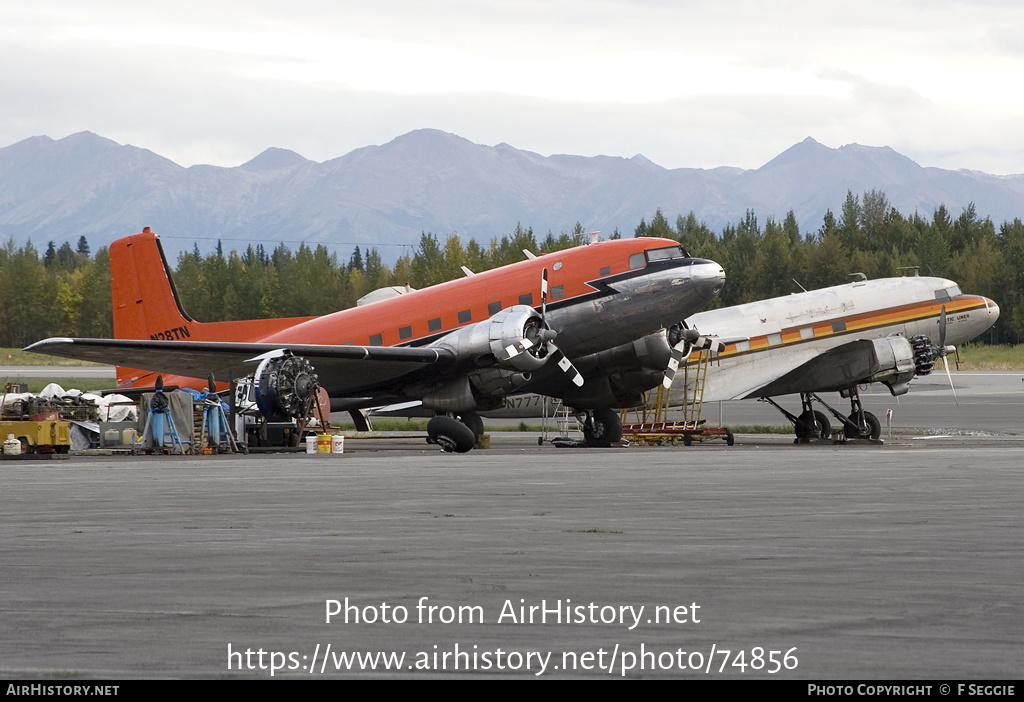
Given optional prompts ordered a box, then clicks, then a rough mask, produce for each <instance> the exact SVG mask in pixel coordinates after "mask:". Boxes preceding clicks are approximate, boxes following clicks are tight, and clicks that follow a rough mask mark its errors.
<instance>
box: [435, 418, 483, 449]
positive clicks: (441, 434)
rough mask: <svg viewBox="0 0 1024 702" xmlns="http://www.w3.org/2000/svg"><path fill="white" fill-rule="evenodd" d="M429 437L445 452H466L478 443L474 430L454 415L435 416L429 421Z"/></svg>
mask: <svg viewBox="0 0 1024 702" xmlns="http://www.w3.org/2000/svg"><path fill="white" fill-rule="evenodd" d="M427 437H428V440H429V441H430V442H431V443H435V444H437V445H438V446H440V447H441V450H442V451H444V452H445V453H466V452H467V451H469V450H470V449H471V448H473V446H475V445H476V436H475V435H474V434H473V430H472V429H470V428H469V427H467V426H466V425H465V424H463V423H462V422H460V421H459V420H457V419H455V418H454V417H445V416H437V417H433V418H432V419H431V420H430V421H429V422H427Z"/></svg>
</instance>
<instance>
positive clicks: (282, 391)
mask: <svg viewBox="0 0 1024 702" xmlns="http://www.w3.org/2000/svg"><path fill="white" fill-rule="evenodd" d="M254 379H255V382H254V386H255V392H256V406H257V407H258V408H259V410H260V412H262V413H263V414H264V415H266V416H268V417H295V418H299V419H302V418H305V417H308V416H309V413H310V410H311V409H312V407H313V400H314V399H315V398H316V389H317V387H318V386H319V378H318V377H317V375H316V373H314V372H313V366H312V365H311V364H310V362H309V361H307V360H306V359H304V358H302V357H300V356H292V355H291V354H290V353H287V352H285V353H284V354H283V355H280V356H275V357H273V358H264V359H263V360H262V361H260V364H259V366H257V368H256V373H255V374H254Z"/></svg>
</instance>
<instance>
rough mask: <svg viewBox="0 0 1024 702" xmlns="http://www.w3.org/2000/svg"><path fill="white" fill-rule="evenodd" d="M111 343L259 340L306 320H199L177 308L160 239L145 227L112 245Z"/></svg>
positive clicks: (179, 305) (177, 303) (169, 271)
mask: <svg viewBox="0 0 1024 702" xmlns="http://www.w3.org/2000/svg"><path fill="white" fill-rule="evenodd" d="M110 291H111V300H112V302H113V306H114V338H115V339H155V340H161V341H185V340H191V341H258V340H259V339H261V338H262V337H265V336H267V335H269V334H273V333H274V332H277V331H280V330H281V329H286V328H288V327H290V326H293V325H295V324H298V323H300V322H303V321H306V320H307V319H310V317H292V318H284V319H254V320H246V321H238V322H205V323H204V322H197V321H196V320H194V319H192V318H191V317H190V316H189V315H188V313H187V312H185V310H184V308H183V307H182V306H181V300H180V299H179V298H178V292H177V290H175V288H174V281H173V280H172V279H171V268H170V266H169V265H167V258H166V257H165V256H164V250H163V247H162V246H161V245H160V237H159V236H157V235H156V234H154V233H153V232H152V231H151V230H150V228H149V227H146V228H145V229H143V230H142V233H141V234H134V235H132V236H128V237H125V238H123V239H118V240H117V241H115V242H114V243H113V244H111V245H110Z"/></svg>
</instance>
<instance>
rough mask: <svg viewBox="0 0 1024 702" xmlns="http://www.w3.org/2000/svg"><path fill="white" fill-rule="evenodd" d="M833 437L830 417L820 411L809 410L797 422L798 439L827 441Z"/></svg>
mask: <svg viewBox="0 0 1024 702" xmlns="http://www.w3.org/2000/svg"><path fill="white" fill-rule="evenodd" d="M831 435H832V425H831V424H829V421H828V415H826V414H825V413H824V412H822V411H820V410H808V411H806V412H804V413H803V414H801V415H800V418H799V419H797V421H796V438H798V439H827V438H828V437H829V436H831Z"/></svg>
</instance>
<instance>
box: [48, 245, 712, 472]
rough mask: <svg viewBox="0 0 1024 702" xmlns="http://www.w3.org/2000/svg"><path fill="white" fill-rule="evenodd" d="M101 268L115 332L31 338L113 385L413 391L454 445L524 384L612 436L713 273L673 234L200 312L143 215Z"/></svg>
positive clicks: (344, 395) (375, 400) (437, 431)
mask: <svg viewBox="0 0 1024 702" xmlns="http://www.w3.org/2000/svg"><path fill="white" fill-rule="evenodd" d="M110 271H111V291H112V296H113V307H114V318H113V320H114V336H115V338H114V339H84V338H76V339H72V338H51V339H45V340H43V341H39V342H36V343H35V344H33V345H32V346H30V347H28V350H31V351H36V352H39V353H47V354H51V355H55V356H65V357H68V358H78V359H84V360H89V361H98V362H101V363H109V364H113V365H116V366H118V369H117V379H118V385H119V387H122V388H126V387H140V386H152V385H153V384H154V382H155V380H156V376H157V374H158V373H161V374H163V376H164V378H163V379H164V382H166V383H168V384H177V385H182V386H186V387H194V388H197V389H198V388H204V387H205V386H206V381H203V380H198V378H204V377H207V376H208V375H209V374H211V373H212V374H215V375H216V376H217V377H220V378H232V379H234V378H241V377H244V376H249V375H253V376H254V385H255V389H256V393H255V395H256V402H257V405H258V406H259V408H260V410H261V412H262V413H263V414H264V415H265V416H271V417H299V418H301V417H306V416H308V414H309V411H310V409H311V406H312V403H313V400H314V397H315V395H316V388H317V387H318V386H319V387H322V388H324V390H325V391H326V392H327V394H328V395H329V397H330V398H331V409H332V410H333V411H344V410H347V411H350V412H352V413H353V417H356V416H357V414H358V412H357V411H358V410H359V409H362V408H367V407H373V406H380V405H382V404H388V403H401V402H414V403H419V404H420V405H421V406H422V407H423V408H424V409H428V410H432V411H434V412H437V413H438V415H439V416H436V417H434V418H433V419H432V420H431V422H430V423H429V424H428V427H427V431H428V434H430V436H431V438H432V439H433V440H435V441H436V442H437V443H438V444H439V445H440V446H441V447H442V448H443V449H445V450H449V451H451V450H454V451H459V452H462V451H468V450H469V448H471V447H472V446H473V445H474V444H475V442H476V437H477V435H479V433H480V432H482V430H483V427H482V423H481V420H480V418H479V415H478V414H477V412H478V411H480V410H486V409H491V408H494V407H500V406H501V404H502V400H503V398H504V397H506V396H507V395H512V394H518V393H526V392H535V393H541V394H545V395H549V396H552V397H557V398H560V399H562V400H563V402H564V403H565V404H566V405H568V406H570V407H574V408H577V410H578V411H579V412H580V413H581V414H582V413H585V414H586V420H585V426H586V427H587V428H588V429H587V433H586V435H587V437H588V440H589V441H590V442H591V443H592V444H594V445H603V446H607V445H610V444H611V443H612V442H614V441H617V440H618V438H620V437H621V425H619V421H618V416H617V414H616V413H615V412H614V411H612V410H611V409H610V408H612V407H621V406H626V405H630V404H635V403H636V402H638V401H639V400H640V398H641V397H642V392H643V391H644V390H647V389H649V388H651V387H654V386H655V385H657V384H658V383H659V382H660V381H661V379H662V375H663V373H664V371H665V368H666V366H667V364H668V361H669V359H670V358H671V353H672V342H673V341H674V340H671V339H669V338H668V334H667V332H666V329H667V328H669V327H671V326H672V325H673V324H675V323H677V322H679V321H680V320H681V319H682V318H684V317H686V316H688V315H690V314H692V313H694V312H696V311H698V310H699V309H701V308H703V307H704V306H705V305H707V303H708V302H710V301H711V300H712V299H713V298H714V297H715V295H717V294H718V292H719V291H720V290H721V289H722V286H723V284H724V282H725V272H724V271H723V270H722V267H721V266H719V265H718V264H717V263H714V262H713V261H707V260H704V259H697V258H692V257H690V256H689V255H688V254H687V253H686V252H685V251H684V250H683V249H682V247H681V246H680V245H679V244H678V243H677V242H675V241H672V240H669V239H653V238H650V239H647V238H639V239H621V240H613V241H605V242H600V243H595V244H591V245H589V246H579V247H576V248H572V249H567V250H564V251H559V252H557V253H552V254H547V255H544V256H532V255H530V258H528V260H525V261H521V262H519V263H514V264H511V265H508V266H503V267H501V268H497V269H494V270H491V271H486V272H482V273H478V274H475V275H467V276H466V277H464V278H460V279H458V280H453V281H449V282H447V283H441V284H439V285H435V286H432V287H429V288H425V289H422V290H416V291H409V292H406V293H404V294H400V293H399V292H398V291H397V290H396V291H394V296H392V297H389V298H388V299H382V300H379V301H376V302H373V303H371V304H366V305H363V306H360V307H354V308H351V309H346V310H341V311H339V312H334V313H332V314H328V315H324V316H322V317H298V318H287V319H261V320H249V321H235V322H208V323H203V322H197V321H195V320H194V319H192V318H191V317H189V316H188V314H186V312H185V311H184V310H183V309H182V307H181V303H180V301H179V299H178V296H177V293H176V291H175V289H174V284H173V282H172V279H171V275H170V269H169V266H168V265H167V260H166V258H165V257H164V253H163V249H162V247H161V245H160V240H159V237H158V236H157V235H156V234H154V233H153V232H151V231H150V229H149V227H146V228H145V229H144V230H143V232H142V233H141V234H136V235H134V236H129V237H126V238H124V239H119V240H118V241H115V242H114V243H113V244H112V245H111V247H110ZM556 342H557V345H556ZM254 367H255V370H253V369H254ZM138 368H143V369H147V370H135V369H138ZM445 415H448V416H445ZM360 416H361V415H360ZM456 418H457V419H456Z"/></svg>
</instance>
